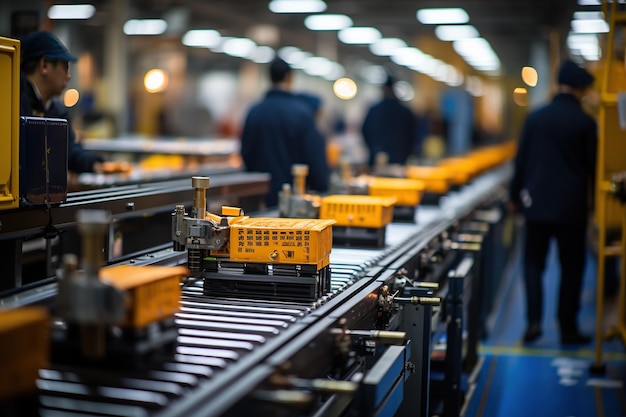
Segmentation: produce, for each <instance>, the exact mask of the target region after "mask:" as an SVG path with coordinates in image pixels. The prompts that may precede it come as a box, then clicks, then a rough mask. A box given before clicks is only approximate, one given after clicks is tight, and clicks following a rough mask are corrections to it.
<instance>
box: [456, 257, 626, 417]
mask: <svg viewBox="0 0 626 417" xmlns="http://www.w3.org/2000/svg"><path fill="white" fill-rule="evenodd" d="M595 268H596V263H595V259H594V258H593V257H592V256H591V255H588V257H587V267H586V269H587V270H586V273H585V288H584V293H583V296H582V301H583V309H582V311H581V314H580V316H579V323H580V327H581V330H582V331H583V332H584V333H587V334H590V335H594V336H595V317H596V311H595V309H596V307H595V305H596V302H595V300H596V299H595V297H596V288H595V287H596V280H595V276H596V273H595ZM558 280H559V266H558V261H557V258H556V249H555V246H554V245H553V246H552V248H551V251H550V255H549V259H548V263H547V270H546V273H545V275H544V289H545V294H544V297H545V301H544V302H545V308H544V318H543V324H542V325H543V336H542V338H541V339H540V340H538V341H536V342H535V343H533V344H528V345H522V344H521V343H520V339H521V337H522V334H523V332H524V329H525V325H526V323H525V319H524V317H525V307H524V303H525V299H524V290H523V286H522V276H521V267H520V262H519V254H515V255H514V256H513V262H512V264H511V265H509V268H508V270H507V271H506V276H505V277H503V285H502V288H501V291H500V293H499V299H498V302H497V304H496V312H495V313H494V314H493V315H492V316H491V317H490V320H489V325H490V327H489V328H488V330H489V336H488V338H487V339H486V340H484V341H483V342H482V345H481V348H480V355H481V357H482V358H483V363H482V366H481V368H480V373H479V374H478V375H479V376H478V379H477V383H476V389H475V391H474V394H473V395H472V396H471V398H470V401H469V402H468V403H467V409H466V413H465V417H595V416H598V417H624V416H626V389H625V387H624V385H625V383H626V348H625V347H624V344H623V343H622V342H621V341H619V340H611V341H603V356H602V357H603V361H602V363H604V365H606V372H605V373H600V374H598V373H594V372H591V371H590V368H591V365H593V364H594V362H595V359H594V358H595V356H594V355H595V345H594V343H595V342H592V343H590V344H589V345H586V346H575V347H568V348H563V347H562V346H561V345H560V344H559V341H558V332H557V322H556V305H557V291H558ZM615 307H616V303H615V300H613V301H610V300H608V299H607V309H608V311H607V313H606V314H605V318H607V317H611V313H612V312H613V311H615ZM607 326H609V324H607Z"/></svg>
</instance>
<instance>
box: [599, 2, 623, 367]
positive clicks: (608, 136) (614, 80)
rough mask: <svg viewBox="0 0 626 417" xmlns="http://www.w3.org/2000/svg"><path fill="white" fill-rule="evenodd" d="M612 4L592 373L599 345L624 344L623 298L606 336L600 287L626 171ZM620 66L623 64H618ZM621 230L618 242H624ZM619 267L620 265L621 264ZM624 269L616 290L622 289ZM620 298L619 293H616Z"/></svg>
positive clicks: (616, 15)
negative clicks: (618, 182) (617, 192)
mask: <svg viewBox="0 0 626 417" xmlns="http://www.w3.org/2000/svg"><path fill="white" fill-rule="evenodd" d="M617 3H618V2H616V1H614V2H612V3H611V4H610V10H609V6H607V3H606V2H605V3H603V10H604V12H605V15H606V16H608V18H609V19H608V20H609V27H610V29H609V33H608V34H607V42H606V50H605V51H604V57H605V58H604V65H603V68H602V74H601V77H600V107H599V109H598V157H597V169H596V191H595V217H596V223H597V226H598V265H597V293H596V338H595V340H596V346H595V356H594V363H593V365H592V369H591V370H592V371H595V372H604V369H605V366H604V364H603V362H602V353H603V352H602V344H603V341H604V339H605V338H606V337H612V336H616V335H618V336H620V337H621V338H622V340H623V341H624V340H626V325H625V321H626V317H624V307H623V305H624V304H625V303H626V300H625V299H624V298H625V297H623V296H621V297H620V299H619V302H620V317H619V323H618V324H617V326H615V327H614V328H613V329H611V330H610V331H609V332H608V333H607V334H605V332H604V284H605V261H606V259H607V257H611V256H620V255H621V252H622V251H621V249H620V247H610V246H607V242H606V240H607V229H608V228H620V227H621V210H620V207H619V203H618V202H617V199H615V198H614V197H613V196H612V185H611V177H612V176H613V175H614V174H615V173H617V172H621V171H624V170H626V158H625V157H624V155H626V140H625V139H624V136H626V132H624V131H623V130H621V129H620V126H619V117H618V109H617V91H616V90H618V89H620V84H624V82H625V81H626V80H624V79H623V78H624V77H625V75H624V72H623V71H622V72H621V73H620V72H618V71H616V68H617V65H614V62H613V60H614V47H615V42H614V38H615V29H616V25H618V24H619V25H623V24H624V23H626V12H624V11H623V10H619V11H618V9H617ZM620 64H621V65H622V66H623V62H621V63H620ZM624 238H625V237H624V233H623V229H622V241H624ZM622 263H623V262H622ZM623 271H624V268H622V276H621V282H620V286H621V287H622V289H623V287H624V285H625V277H624V272H623ZM620 293H621V294H623V293H624V292H623V291H620Z"/></svg>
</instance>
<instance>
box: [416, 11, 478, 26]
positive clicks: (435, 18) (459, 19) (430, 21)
mask: <svg viewBox="0 0 626 417" xmlns="http://www.w3.org/2000/svg"><path fill="white" fill-rule="evenodd" d="M416 16H417V20H419V21H420V23H422V24H424V25H449V24H460V23H467V22H469V15H468V14H467V12H466V11H465V10H464V9H461V8H458V7H452V8H441V9H420V10H418V11H417V14H416Z"/></svg>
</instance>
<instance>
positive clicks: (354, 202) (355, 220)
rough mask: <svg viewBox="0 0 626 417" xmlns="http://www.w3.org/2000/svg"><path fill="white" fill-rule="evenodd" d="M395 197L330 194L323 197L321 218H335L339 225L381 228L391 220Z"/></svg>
mask: <svg viewBox="0 0 626 417" xmlns="http://www.w3.org/2000/svg"><path fill="white" fill-rule="evenodd" d="M395 203H396V198H395V197H377V196H368V195H330V196H327V197H323V198H322V207H321V208H320V218H322V219H334V220H336V221H337V226H354V227H372V228H381V227H383V226H385V225H387V224H388V223H389V222H391V219H392V218H393V206H394V205H395Z"/></svg>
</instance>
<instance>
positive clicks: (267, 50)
mask: <svg viewBox="0 0 626 417" xmlns="http://www.w3.org/2000/svg"><path fill="white" fill-rule="evenodd" d="M275 56H276V52H274V48H272V47H270V46H259V47H258V48H256V50H255V51H254V53H253V54H252V57H251V59H252V60H253V61H254V62H256V63H257V64H267V63H269V62H272V60H273V59H274V57H275Z"/></svg>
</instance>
